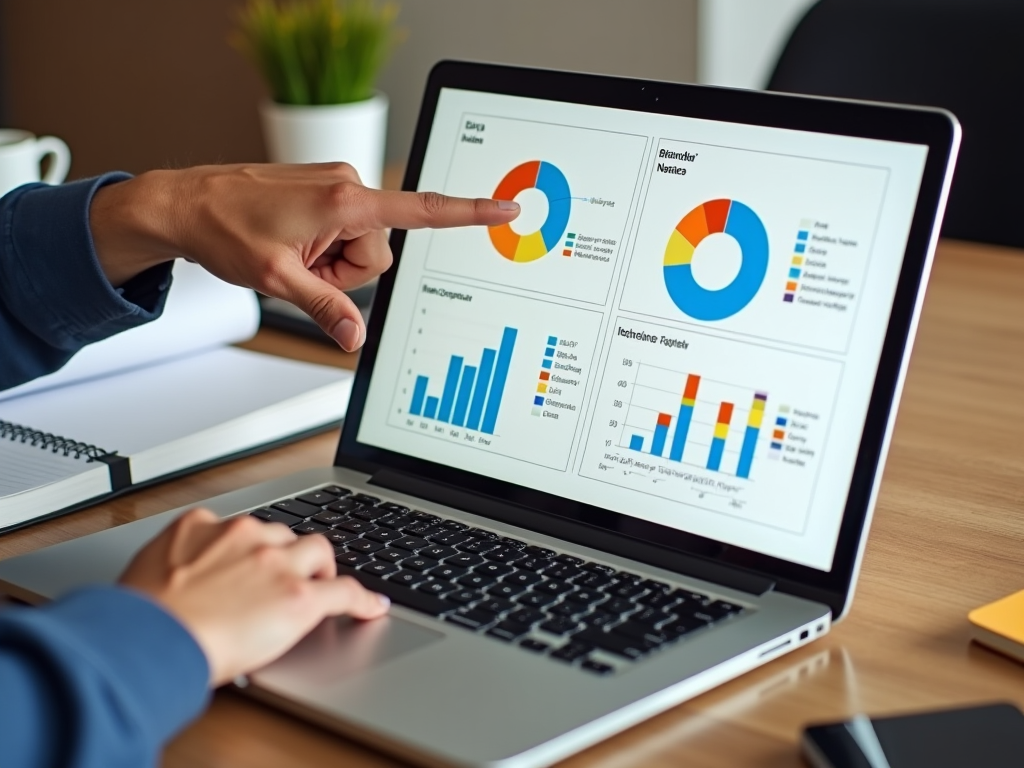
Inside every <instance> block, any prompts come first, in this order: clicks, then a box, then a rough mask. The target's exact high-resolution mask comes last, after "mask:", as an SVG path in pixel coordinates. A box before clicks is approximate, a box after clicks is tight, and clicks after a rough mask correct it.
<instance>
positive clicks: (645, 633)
mask: <svg viewBox="0 0 1024 768" xmlns="http://www.w3.org/2000/svg"><path fill="white" fill-rule="evenodd" d="M364 568H365V566H364ZM612 632H615V633H617V634H620V635H624V636H625V637H629V638H632V639H634V640H639V641H641V642H643V641H646V642H648V643H650V644H651V646H652V647H653V646H656V645H661V644H662V643H664V642H665V640H667V639H668V638H667V636H666V635H663V634H661V633H660V632H658V630H656V629H654V628H653V627H651V626H648V625H645V624H637V623H636V622H635V621H632V620H630V621H627V622H624V623H622V624H619V625H618V626H617V627H612Z"/></svg>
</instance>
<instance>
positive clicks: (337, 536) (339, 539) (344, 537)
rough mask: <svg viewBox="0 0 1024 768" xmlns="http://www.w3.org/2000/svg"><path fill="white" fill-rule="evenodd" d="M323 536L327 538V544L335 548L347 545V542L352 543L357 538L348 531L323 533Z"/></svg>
mask: <svg viewBox="0 0 1024 768" xmlns="http://www.w3.org/2000/svg"><path fill="white" fill-rule="evenodd" d="M324 536H325V537H326V538H327V540H328V541H329V542H331V544H333V545H334V546H336V547H340V546H343V545H345V544H348V542H350V541H354V540H355V539H357V538H359V537H358V535H357V534H354V533H349V532H348V531H338V530H334V531H327V533H325V534H324Z"/></svg>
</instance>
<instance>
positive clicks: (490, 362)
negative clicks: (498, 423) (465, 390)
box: [466, 349, 496, 429]
mask: <svg viewBox="0 0 1024 768" xmlns="http://www.w3.org/2000/svg"><path fill="white" fill-rule="evenodd" d="M495 354H496V352H495V351H494V350H493V349H484V354H483V356H482V357H481V358H480V372H479V373H480V375H479V376H477V377H476V385H475V388H474V389H473V401H472V402H471V403H470V405H469V418H468V419H466V428H467V429H480V417H481V416H482V415H483V412H484V398H485V397H487V387H488V386H489V385H490V383H491V369H492V368H494V355H495Z"/></svg>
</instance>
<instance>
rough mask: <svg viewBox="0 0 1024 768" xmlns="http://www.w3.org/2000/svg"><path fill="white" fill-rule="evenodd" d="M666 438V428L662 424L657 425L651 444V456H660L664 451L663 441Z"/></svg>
mask: <svg viewBox="0 0 1024 768" xmlns="http://www.w3.org/2000/svg"><path fill="white" fill-rule="evenodd" d="M667 437H668V427H666V426H665V425H664V424H657V425H655V427H654V440H653V441H652V442H651V456H661V452H662V451H664V450H665V439H666V438H667Z"/></svg>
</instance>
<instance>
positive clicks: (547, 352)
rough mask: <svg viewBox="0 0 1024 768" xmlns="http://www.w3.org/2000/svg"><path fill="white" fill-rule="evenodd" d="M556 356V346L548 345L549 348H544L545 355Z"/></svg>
mask: <svg viewBox="0 0 1024 768" xmlns="http://www.w3.org/2000/svg"><path fill="white" fill-rule="evenodd" d="M554 356H555V348H554V347H548V348H547V349H545V350H544V357H554Z"/></svg>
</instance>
